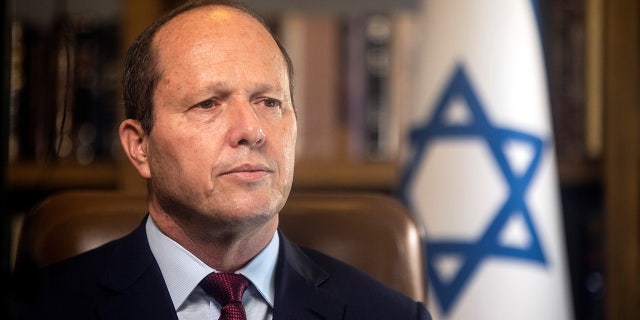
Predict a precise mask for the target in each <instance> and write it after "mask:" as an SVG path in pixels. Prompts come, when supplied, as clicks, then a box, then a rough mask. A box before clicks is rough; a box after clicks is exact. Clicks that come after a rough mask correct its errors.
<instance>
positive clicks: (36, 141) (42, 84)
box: [10, 12, 415, 164]
mask: <svg viewBox="0 0 640 320" xmlns="http://www.w3.org/2000/svg"><path fill="white" fill-rule="evenodd" d="M276 28H277V30H278V31H277V33H278V34H279V37H280V38H281V39H282V40H283V43H284V45H285V46H286V47H287V50H288V52H289V53H290V55H291V57H292V60H293V63H294V66H295V72H296V77H295V83H296V86H295V87H296V89H295V97H294V99H295V101H296V107H297V112H298V120H299V130H298V132H299V139H298V141H299V142H298V157H299V158H300V159H301V160H308V161H343V160H348V161H388V160H393V159H395V157H396V156H397V154H398V152H399V150H400V147H401V143H402V139H403V137H404V135H403V134H404V125H403V124H404V122H405V119H404V117H406V114H407V112H406V111H405V109H406V108H407V106H408V104H409V99H410V95H411V92H410V90H411V87H410V84H411V83H413V82H412V81H411V79H410V75H411V72H410V69H411V67H412V66H411V58H412V55H413V46H414V43H415V41H413V38H412V32H413V18H412V16H411V14H409V13H398V12H393V13H392V12H386V13H377V14H363V13H360V14H351V15H347V14H340V15H339V14H331V13H308V12H307V13H284V14H282V15H281V16H280V17H278V18H277V21H276ZM119 34H120V32H119V30H118V26H117V25H113V24H108V25H104V24H99V25H90V24H86V23H85V24H82V23H77V22H74V21H61V23H59V24H57V25H56V27H54V28H50V29H41V28H34V27H31V26H29V25H25V24H20V23H15V24H14V26H13V43H12V63H13V70H12V81H11V83H12V89H11V97H12V99H11V106H10V117H11V119H10V122H11V124H10V162H13V161H20V160H28V161H30V160H35V161H40V160H45V159H51V158H54V159H56V160H65V159H69V160H72V161H75V162H78V163H81V164H88V163H91V162H93V161H96V160H100V159H107V160H108V159H114V158H116V157H119V156H120V154H119V153H118V152H117V151H114V150H119V149H118V147H117V146H118V140H117V137H116V136H115V134H116V132H115V128H116V121H117V119H118V117H119V112H120V111H119V109H120V103H119V101H120V99H119V88H118V86H119V79H118V78H119V70H120V67H119V61H120V55H121V50H120V42H121V41H120V39H119V38H118V36H117V35H119Z"/></svg>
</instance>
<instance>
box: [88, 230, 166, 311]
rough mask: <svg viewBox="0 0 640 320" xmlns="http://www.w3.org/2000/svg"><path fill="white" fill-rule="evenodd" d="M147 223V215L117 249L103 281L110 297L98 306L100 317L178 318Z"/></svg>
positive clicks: (102, 283)
mask: <svg viewBox="0 0 640 320" xmlns="http://www.w3.org/2000/svg"><path fill="white" fill-rule="evenodd" d="M145 223H146V218H145V219H144V220H143V222H142V223H141V224H140V226H138V228H137V229H136V230H134V232H133V233H131V234H130V235H128V236H126V237H125V238H123V239H122V241H120V242H119V244H118V245H117V247H116V248H115V249H114V250H113V255H112V257H111V259H110V260H109V262H108V264H109V265H108V268H107V270H109V271H108V272H107V273H105V275H104V277H103V278H102V279H101V280H100V285H101V286H102V287H103V288H104V292H105V296H106V299H104V300H103V301H104V303H102V304H100V305H98V306H97V307H96V308H97V312H98V315H99V318H100V319H155V320H159V319H167V320H169V319H171V320H177V319H178V318H177V315H176V312H175V310H174V309H173V304H172V302H171V297H170V295H169V291H168V289H167V287H166V285H165V284H164V281H163V278H162V273H161V272H160V267H158V264H157V263H156V262H155V258H154V257H153V254H152V253H151V249H150V248H149V244H148V242H147V236H146V231H145V227H144V226H145Z"/></svg>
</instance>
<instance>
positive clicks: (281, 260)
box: [24, 222, 430, 320]
mask: <svg viewBox="0 0 640 320" xmlns="http://www.w3.org/2000/svg"><path fill="white" fill-rule="evenodd" d="M280 236H281V242H280V246H281V247H280V255H279V257H278V263H277V267H276V295H275V302H274V307H275V309H274V319H275V320H289V319H296V320H298V319H345V320H346V319H430V315H429V313H428V312H427V310H426V309H425V307H424V305H423V304H422V303H417V302H415V301H413V300H411V299H409V298H407V297H405V296H403V295H401V294H400V293H397V292H395V291H393V290H391V289H388V288H387V287H385V286H383V285H382V284H380V283H378V282H377V281H375V280H373V279H372V278H370V277H369V276H367V275H365V274H364V273H361V272H359V271H357V270H355V269H354V268H352V267H350V266H348V265H346V264H344V263H342V262H339V261H337V260H335V259H333V258H330V257H328V256H326V255H323V254H321V253H319V252H317V251H313V250H307V249H302V248H300V247H298V246H297V245H295V244H293V243H292V242H291V241H289V240H287V238H286V237H285V236H284V235H282V234H280ZM381 263H389V262H386V261H381ZM42 276H43V278H42V279H43V283H45V284H46V285H45V286H44V287H43V288H42V290H41V291H40V292H41V297H42V298H43V299H42V300H38V301H39V302H38V303H37V304H35V305H31V304H29V305H27V307H26V309H25V310H24V312H25V315H26V318H28V319H136V320H141V319H154V320H161V319H171V320H177V316H176V313H175V310H174V309H173V305H172V303H171V299H170V296H169V291H168V290H167V287H166V285H165V283H164V280H163V278H162V274H161V272H160V268H159V267H158V264H157V263H156V261H155V259H154V257H153V254H152V253H151V249H150V248H149V244H148V242H147V237H146V232H145V228H144V222H143V223H142V224H141V225H140V226H139V227H138V228H136V230H134V231H133V232H132V233H131V234H129V235H127V236H125V237H124V238H122V239H119V240H115V241H113V242H110V243H108V244H105V245H104V246H102V247H99V248H97V249H94V250H91V251H89V252H86V253H84V254H81V255H78V256H76V257H73V258H71V259H68V260H65V261H63V262H61V263H58V264H55V265H53V266H51V267H50V268H48V269H46V270H45V273H43V274H42Z"/></svg>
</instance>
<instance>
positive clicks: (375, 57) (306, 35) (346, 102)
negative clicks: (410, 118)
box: [277, 12, 415, 162]
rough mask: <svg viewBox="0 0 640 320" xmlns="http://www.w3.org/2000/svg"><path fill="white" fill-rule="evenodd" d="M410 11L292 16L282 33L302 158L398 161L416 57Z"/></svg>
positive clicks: (282, 26)
mask: <svg viewBox="0 0 640 320" xmlns="http://www.w3.org/2000/svg"><path fill="white" fill-rule="evenodd" d="M413 28H414V18H413V17H412V15H411V14H410V13H402V12H386V13H376V14H357V15H336V14H322V13H315V14H311V13H287V14H284V15H283V16H282V17H281V18H280V19H279V20H278V26H277V29H278V30H279V31H278V33H279V34H280V38H281V39H282V41H283V43H284V46H285V47H286V48H287V50H288V52H289V54H290V56H291V58H292V60H293V64H294V66H295V67H294V68H295V72H296V76H295V92H294V100H295V103H296V108H297V111H298V132H299V134H298V157H299V158H301V159H302V160H306V161H336V160H337V161H355V162H359V161H390V160H394V159H396V157H397V155H398V153H399V151H400V148H401V144H402V142H403V141H402V139H403V138H404V130H405V126H404V123H405V118H404V117H405V116H406V114H407V113H406V110H405V109H406V108H407V107H408V104H409V103H410V102H409V101H410V96H411V86H410V84H411V83H413V82H412V81H411V79H410V76H411V72H410V69H411V67H412V63H411V61H412V60H411V59H412V58H413V57H414V51H413V50H414V46H415V41H413V38H412V33H413V32H414V31H413Z"/></svg>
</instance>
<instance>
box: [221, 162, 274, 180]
mask: <svg viewBox="0 0 640 320" xmlns="http://www.w3.org/2000/svg"><path fill="white" fill-rule="evenodd" d="M269 173H271V169H269V168H268V167H267V166H265V165H262V164H242V165H239V166H236V167H233V168H231V169H230V170H227V171H225V172H224V173H223V174H222V175H223V176H230V177H234V178H236V179H240V180H258V179H260V178H262V177H264V176H266V175H268V174H269Z"/></svg>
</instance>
